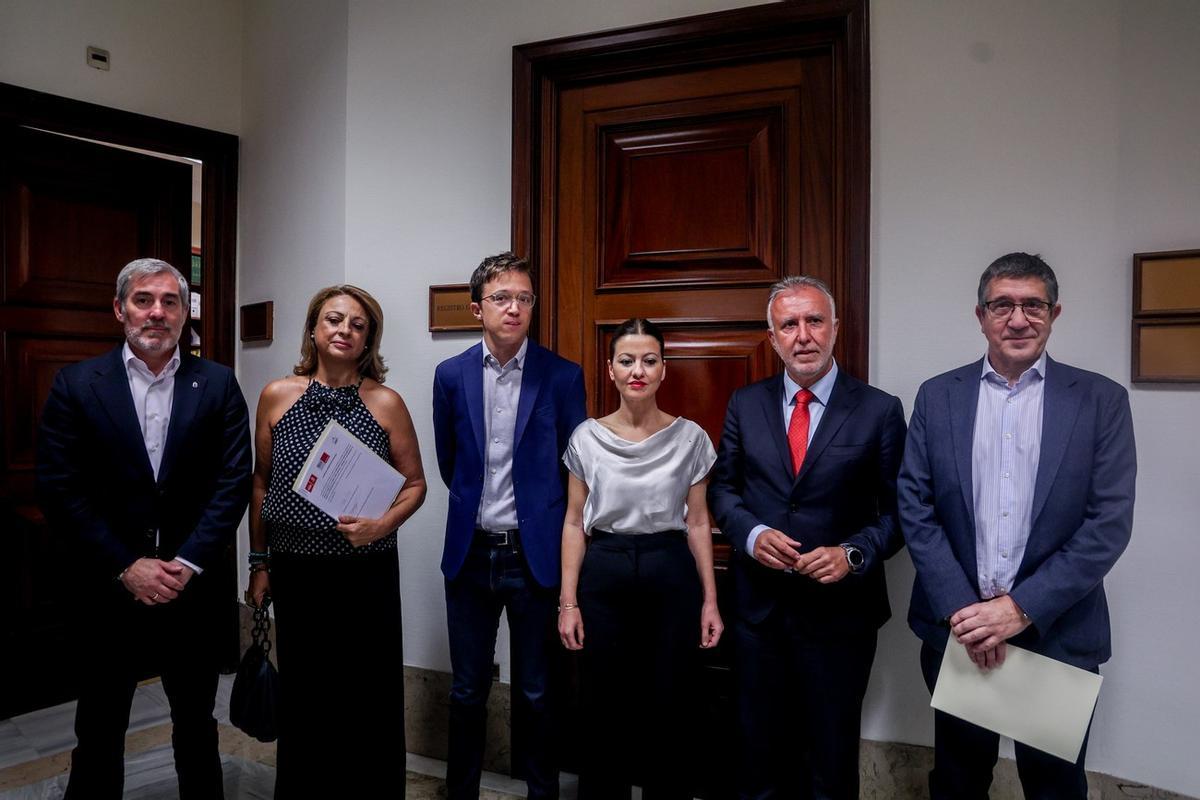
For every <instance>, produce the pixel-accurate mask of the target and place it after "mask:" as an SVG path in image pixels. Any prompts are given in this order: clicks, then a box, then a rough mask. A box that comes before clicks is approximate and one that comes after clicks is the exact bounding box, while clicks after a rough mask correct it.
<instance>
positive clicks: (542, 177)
mask: <svg viewBox="0 0 1200 800" xmlns="http://www.w3.org/2000/svg"><path fill="white" fill-rule="evenodd" d="M867 3H868V0H788V1H787V2H781V3H771V4H768V5H759V6H749V7H747V8H740V9H733V10H731V11H719V12H716V13H713V14H704V15H701V16H695V17H685V18H682V19H675V20H668V21H665V22H656V23H650V24H646V25H639V26H636V27H631V28H621V29H618V30H612V31H605V32H601V33H594V34H584V35H581V36H571V37H566V38H562V39H554V40H551V41H546V42H535V43H532V44H526V45H518V46H517V47H514V48H513V143H512V145H513V150H512V249H513V252H515V253H518V254H520V255H524V256H525V257H526V258H528V259H529V262H530V263H531V264H532V265H534V267H535V268H537V274H538V275H539V279H538V285H537V290H538V293H539V295H540V297H541V298H542V300H543V302H540V303H538V312H537V317H538V318H537V320H536V321H535V327H534V329H535V331H537V334H538V338H539V339H540V340H541V342H542V343H543V344H544V345H546V346H547V347H550V348H551V349H554V347H555V346H556V341H555V338H556V334H555V330H556V326H555V318H556V315H557V314H570V313H573V312H572V310H571V309H570V308H563V307H562V305H561V303H560V298H559V297H558V295H557V276H556V275H555V274H553V272H551V271H549V268H550V267H551V266H552V265H554V264H556V263H557V260H556V259H555V257H554V230H555V222H554V209H555V208H556V199H557V198H556V197H555V196H554V194H555V191H554V188H553V187H554V185H555V184H554V179H555V178H554V164H555V163H556V155H557V154H556V152H555V150H556V146H557V141H558V131H557V110H558V98H559V95H560V93H561V92H562V90H563V89H566V88H569V87H572V86H579V85H586V84H587V83H588V82H590V81H602V80H611V79H614V78H619V77H646V76H649V75H654V74H661V73H664V72H668V71H670V70H673V69H682V68H695V67H700V66H706V65H718V64H720V63H721V62H723V61H728V60H730V59H733V58H744V57H747V56H761V57H763V58H777V57H781V56H787V55H790V54H798V53H803V52H805V51H811V50H812V49H813V48H822V47H825V48H833V51H834V63H835V69H836V70H837V75H836V80H837V81H838V82H839V83H840V84H841V85H843V86H844V87H845V89H846V92H845V97H846V98H847V101H846V103H845V105H844V106H843V107H840V108H838V109H837V113H838V121H837V127H836V131H835V138H836V141H835V146H836V147H837V148H838V150H839V151H841V152H842V153H844V154H845V156H846V159H845V162H846V165H847V166H846V170H845V171H844V173H843V174H841V175H839V176H838V180H839V182H840V203H839V206H840V208H839V213H841V214H842V215H843V217H842V224H841V230H842V236H841V237H840V241H839V242H838V248H839V258H838V259H837V263H838V264H840V265H841V267H842V269H840V270H839V271H838V275H837V277H836V279H835V281H834V285H833V286H832V287H831V288H832V289H833V293H834V296H835V297H837V298H838V299H839V302H841V303H842V304H843V307H845V308H852V309H854V313H853V316H852V317H851V318H850V322H851V324H846V323H847V321H846V320H843V323H842V325H841V328H840V331H839V336H838V339H839V345H840V346H841V348H842V357H841V358H840V359H839V363H841V364H842V366H843V367H844V368H846V369H848V370H849V371H850V372H851V373H852V374H854V375H857V376H858V377H860V378H862V379H863V380H866V379H867V376H868V367H869V363H868V332H869V329H870V227H871V222H870V181H871V163H870V156H871V140H870V127H871V115H870V95H869V88H870V60H869V50H870V47H869V38H868V37H869V32H868V25H867ZM545 187H549V189H547V188H545Z"/></svg>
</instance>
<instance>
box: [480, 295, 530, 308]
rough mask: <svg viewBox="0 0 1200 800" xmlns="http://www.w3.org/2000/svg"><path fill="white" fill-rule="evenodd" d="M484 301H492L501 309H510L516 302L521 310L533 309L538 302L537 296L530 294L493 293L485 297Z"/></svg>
mask: <svg viewBox="0 0 1200 800" xmlns="http://www.w3.org/2000/svg"><path fill="white" fill-rule="evenodd" d="M483 299H484V300H490V301H491V302H493V303H495V304H496V305H498V306H499V307H500V308H508V307H509V306H511V305H512V304H513V301H516V303H517V305H519V306H520V307H521V308H533V304H534V303H536V302H537V295H535V294H530V293H529V292H518V293H517V294H513V293H511V292H493V293H492V294H488V295H484V297H483Z"/></svg>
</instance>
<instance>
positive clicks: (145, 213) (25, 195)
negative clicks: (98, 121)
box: [0, 128, 191, 308]
mask: <svg viewBox="0 0 1200 800" xmlns="http://www.w3.org/2000/svg"><path fill="white" fill-rule="evenodd" d="M4 146H5V148H6V152H5V161H6V163H5V164H4V175H3V177H4V183H3V187H2V197H3V199H2V200H0V202H2V203H3V205H4V213H3V224H4V251H3V258H4V275H5V282H4V289H3V296H2V297H0V300H2V301H3V302H5V303H21V304H28V305H53V306H57V307H65V306H74V307H89V308H105V307H108V306H110V305H111V304H112V287H113V279H114V278H115V277H116V271H117V270H119V269H120V268H121V267H122V266H123V265H125V264H126V263H128V262H129V261H132V260H133V259H135V258H139V257H142V256H146V255H155V256H157V257H159V258H163V259H165V260H167V261H169V262H171V263H172V264H181V265H186V264H188V263H189V260H190V258H191V245H190V226H191V167H189V166H188V165H186V164H180V163H177V162H173V161H166V160H164V159H158V158H149V157H147V156H143V155H139V154H135V153H129V152H126V151H123V150H117V149H114V148H111V147H105V146H103V145H99V144H94V143H91V142H84V141H79V140H76V139H70V138H66V137H63V136H58V135H55V134H50V133H44V132H42V131H35V130H30V129H27V128H15V129H10V130H9V131H8V134H7V136H5V137H4ZM181 215H183V216H181ZM180 219H186V220H187V224H186V225H184V226H180V225H179V220H180Z"/></svg>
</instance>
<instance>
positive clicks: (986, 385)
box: [971, 351, 1046, 600]
mask: <svg viewBox="0 0 1200 800" xmlns="http://www.w3.org/2000/svg"><path fill="white" fill-rule="evenodd" d="M1045 375H1046V353H1045V352H1044V351H1043V352H1042V355H1041V357H1040V358H1039V359H1038V360H1037V361H1036V362H1035V363H1034V365H1033V366H1032V367H1030V368H1029V369H1027V370H1025V372H1024V373H1022V375H1021V377H1020V378H1019V379H1018V380H1017V383H1016V385H1015V386H1012V387H1010V386H1009V385H1008V380H1007V379H1006V378H1005V377H1004V376H1002V375H1000V374H999V373H997V372H996V370H994V369H992V365H991V363H990V362H989V361H988V359H986V358H985V359H984V360H983V371H982V374H981V375H980V381H981V383H980V386H979V401H978V403H977V405H976V407H975V433H974V437H973V438H972V440H971V484H972V489H973V491H974V500H975V560H976V568H977V570H976V571H977V575H976V577H977V580H978V581H979V593H980V595H981V596H982V597H983V599H985V600H988V599H990V598H993V597H999V596H1000V595H1003V594H1008V593H1009V592H1010V591H1011V590H1012V586H1013V580H1014V579H1015V578H1016V576H1017V568H1018V567H1019V566H1020V565H1021V558H1022V557H1023V556H1024V555H1025V545H1026V543H1027V542H1028V541H1029V529H1030V527H1031V526H1032V524H1033V520H1032V519H1031V516H1032V514H1033V487H1034V483H1035V482H1036V481H1037V471H1038V461H1039V459H1040V458H1041V453H1042V406H1043V402H1042V401H1043V398H1044V397H1045V388H1046V381H1045Z"/></svg>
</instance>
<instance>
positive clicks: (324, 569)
mask: <svg viewBox="0 0 1200 800" xmlns="http://www.w3.org/2000/svg"><path fill="white" fill-rule="evenodd" d="M271 592H272V596H273V598H274V601H275V620H276V626H277V628H276V653H277V658H278V663H279V691H280V708H279V743H278V750H277V769H276V778H275V797H277V798H282V799H283V800H290V799H291V798H309V797H388V798H394V797H401V798H402V797H404V786H405V768H404V658H403V652H402V639H401V625H400V566H399V563H398V561H397V558H396V554H395V553H394V552H387V553H357V554H354V555H349V556H302V555H293V554H288V553H272V555H271Z"/></svg>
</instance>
